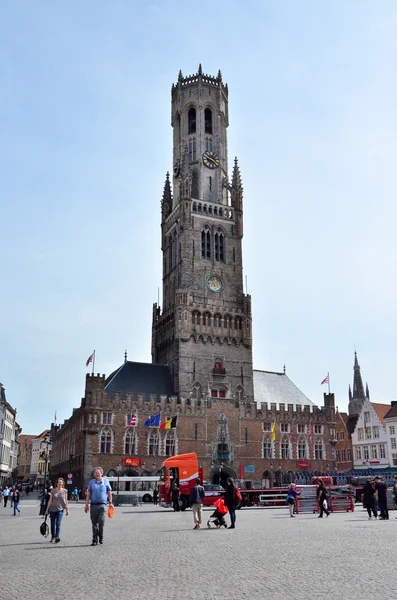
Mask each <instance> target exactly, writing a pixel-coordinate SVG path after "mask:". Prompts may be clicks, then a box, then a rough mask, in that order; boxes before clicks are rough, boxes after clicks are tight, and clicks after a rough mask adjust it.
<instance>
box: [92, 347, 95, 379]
mask: <svg viewBox="0 0 397 600" xmlns="http://www.w3.org/2000/svg"><path fill="white" fill-rule="evenodd" d="M94 371H95V350H94V356H93V359H92V374H93V375H94Z"/></svg>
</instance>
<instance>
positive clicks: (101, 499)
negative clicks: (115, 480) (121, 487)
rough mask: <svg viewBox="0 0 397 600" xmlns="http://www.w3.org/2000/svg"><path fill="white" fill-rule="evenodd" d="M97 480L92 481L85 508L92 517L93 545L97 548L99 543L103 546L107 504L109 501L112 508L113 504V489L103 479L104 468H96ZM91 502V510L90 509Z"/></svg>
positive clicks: (88, 489)
mask: <svg viewBox="0 0 397 600" xmlns="http://www.w3.org/2000/svg"><path fill="white" fill-rule="evenodd" d="M94 477H95V479H91V481H90V483H89V484H88V488H87V493H86V500H85V507H84V510H85V512H86V513H88V511H89V510H90V517H91V523H92V544H91V546H96V545H97V543H98V541H99V543H100V544H103V528H104V526H105V519H106V504H107V502H108V501H109V504H110V506H113V504H112V488H111V487H110V483H109V482H108V481H107V479H104V478H103V469H102V467H96V468H95V469H94ZM90 501H91V508H90V507H89V504H90Z"/></svg>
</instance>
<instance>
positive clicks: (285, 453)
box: [281, 435, 290, 458]
mask: <svg viewBox="0 0 397 600" xmlns="http://www.w3.org/2000/svg"><path fill="white" fill-rule="evenodd" d="M289 457H290V456H289V440H288V437H287V436H286V435H285V436H284V437H283V438H282V440H281V458H289Z"/></svg>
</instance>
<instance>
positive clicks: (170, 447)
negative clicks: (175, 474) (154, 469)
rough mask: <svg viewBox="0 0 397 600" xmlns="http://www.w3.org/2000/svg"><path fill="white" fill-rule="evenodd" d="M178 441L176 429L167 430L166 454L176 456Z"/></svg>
mask: <svg viewBox="0 0 397 600" xmlns="http://www.w3.org/2000/svg"><path fill="white" fill-rule="evenodd" d="M176 442H177V438H176V431H175V429H174V430H173V431H167V433H166V436H165V442H164V448H165V455H166V456H174V455H175V454H177V449H176V446H177V444H176Z"/></svg>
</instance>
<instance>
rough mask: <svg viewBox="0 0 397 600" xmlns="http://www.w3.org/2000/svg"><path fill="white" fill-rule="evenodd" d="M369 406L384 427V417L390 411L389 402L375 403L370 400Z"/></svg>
mask: <svg viewBox="0 0 397 600" xmlns="http://www.w3.org/2000/svg"><path fill="white" fill-rule="evenodd" d="M371 406H372V408H373V409H374V411H375V412H376V416H377V417H378V419H379V421H380V422H381V423H382V427H383V428H385V421H384V418H385V416H386V415H387V413H388V412H389V411H390V408H391V406H390V404H376V403H375V402H371Z"/></svg>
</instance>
